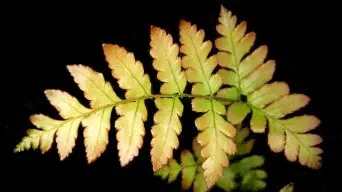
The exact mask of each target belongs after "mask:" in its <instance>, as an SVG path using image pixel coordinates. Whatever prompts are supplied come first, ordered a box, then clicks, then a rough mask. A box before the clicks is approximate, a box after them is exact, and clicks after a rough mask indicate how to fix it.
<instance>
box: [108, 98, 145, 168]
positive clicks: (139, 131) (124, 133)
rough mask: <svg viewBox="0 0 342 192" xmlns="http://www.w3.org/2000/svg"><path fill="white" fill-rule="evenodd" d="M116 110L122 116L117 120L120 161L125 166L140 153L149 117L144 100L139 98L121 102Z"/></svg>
mask: <svg viewBox="0 0 342 192" xmlns="http://www.w3.org/2000/svg"><path fill="white" fill-rule="evenodd" d="M116 112H117V113H118V115H120V116H121V117H119V118H118V119H117V120H116V122H115V128H116V129H117V130H118V132H117V135H116V136H117V138H118V150H119V157H120V163H121V166H125V165H127V164H128V163H129V162H130V161H131V160H133V158H134V157H135V156H137V155H138V154H139V149H140V148H141V146H142V144H143V136H144V135H145V128H144V121H146V119H147V111H146V107H145V103H144V101H143V100H139V101H136V102H129V103H125V104H119V105H118V106H117V107H116Z"/></svg>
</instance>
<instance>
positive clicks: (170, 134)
mask: <svg viewBox="0 0 342 192" xmlns="http://www.w3.org/2000/svg"><path fill="white" fill-rule="evenodd" d="M155 103H156V106H157V108H158V110H159V111H157V113H156V114H155V115H154V122H155V125H154V126H153V127H152V136H153V139H152V141H151V145H152V150H151V159H152V165H153V170H158V169H159V168H161V167H162V166H163V165H165V164H166V163H167V162H168V160H169V159H170V158H171V157H172V155H173V149H177V148H178V146H179V141H178V139H177V136H178V135H179V134H180V133H181V130H182V126H181V122H180V120H179V116H181V115H182V113H183V104H182V103H181V102H180V100H179V99H178V98H159V99H156V100H155Z"/></svg>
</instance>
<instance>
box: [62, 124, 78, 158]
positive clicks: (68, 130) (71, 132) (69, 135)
mask: <svg viewBox="0 0 342 192" xmlns="http://www.w3.org/2000/svg"><path fill="white" fill-rule="evenodd" d="M80 122H81V118H76V119H73V120H69V121H66V122H65V123H64V124H63V125H62V126H61V127H60V128H58V129H57V133H56V135H57V138H56V142H57V149H58V153H59V156H60V159H61V160H64V159H65V158H66V157H67V156H68V155H69V154H70V153H71V152H72V149H73V148H74V146H75V141H76V138H77V131H78V127H79V126H80Z"/></svg>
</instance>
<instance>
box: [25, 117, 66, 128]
mask: <svg viewBox="0 0 342 192" xmlns="http://www.w3.org/2000/svg"><path fill="white" fill-rule="evenodd" d="M30 121H31V123H32V124H33V125H34V126H36V127H37V128H40V129H43V130H50V129H56V128H57V127H58V126H59V125H60V124H61V123H62V122H63V121H60V120H55V119H52V118H50V117H48V116H46V115H43V114H35V115H31V116H30Z"/></svg>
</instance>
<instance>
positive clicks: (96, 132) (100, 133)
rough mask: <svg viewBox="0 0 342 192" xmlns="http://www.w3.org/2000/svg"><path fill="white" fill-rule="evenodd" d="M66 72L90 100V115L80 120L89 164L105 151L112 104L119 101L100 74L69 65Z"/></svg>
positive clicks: (82, 67)
mask: <svg viewBox="0 0 342 192" xmlns="http://www.w3.org/2000/svg"><path fill="white" fill-rule="evenodd" d="M68 70H69V72H70V74H71V75H72V76H73V77H74V80H75V82H76V83H77V85H78V86H79V88H80V89H81V90H82V91H83V93H84V96H85V97H86V98H87V99H88V100H90V106H91V108H92V109H93V110H92V113H90V114H89V115H88V116H87V117H85V118H84V119H83V120H82V125H83V126H84V127H85V129H84V132H83V134H84V144H85V146H86V153H87V159H88V163H91V162H93V161H95V160H96V159H97V158H98V157H100V155H101V154H102V153H103V152H104V151H105V149H106V146H107V144H108V131H109V129H110V114H111V111H112V108H113V103H117V102H119V101H121V99H120V98H119V97H118V96H117V95H116V93H115V92H114V91H113V88H112V87H111V85H110V84H109V83H108V82H106V81H105V80H104V78H103V75H102V74H101V73H98V72H95V71H94V70H92V69H91V68H90V67H86V66H83V65H69V66H68Z"/></svg>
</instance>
